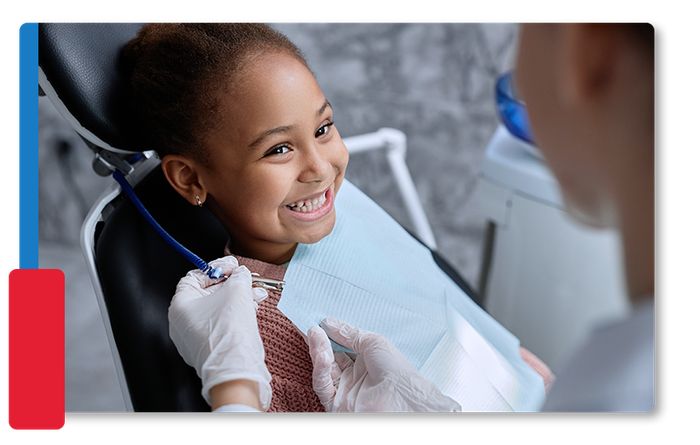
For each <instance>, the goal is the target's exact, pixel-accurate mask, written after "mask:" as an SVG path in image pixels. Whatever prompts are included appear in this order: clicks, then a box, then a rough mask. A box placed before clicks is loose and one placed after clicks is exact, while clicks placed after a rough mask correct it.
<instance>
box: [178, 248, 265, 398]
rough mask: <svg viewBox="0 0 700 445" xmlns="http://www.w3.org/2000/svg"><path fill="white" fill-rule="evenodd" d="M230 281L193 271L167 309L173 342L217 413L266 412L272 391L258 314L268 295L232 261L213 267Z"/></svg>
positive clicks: (222, 262) (214, 263)
mask: <svg viewBox="0 0 700 445" xmlns="http://www.w3.org/2000/svg"><path fill="white" fill-rule="evenodd" d="M211 265H212V267H214V268H218V267H221V269H222V271H223V272H224V273H225V274H226V275H229V277H228V279H227V280H226V281H220V280H217V279H212V278H211V277H209V276H207V275H206V274H205V273H204V272H202V271H200V270H193V271H190V272H188V273H187V275H186V276H185V277H184V278H182V279H181V280H180V282H179V283H178V285H177V288H176V291H175V296H174V297H173V299H172V301H171V303H170V308H169V309H168V321H169V323H170V338H171V339H172V340H173V343H174V344H175V346H176V347H177V350H178V352H179V353H180V355H181V356H182V358H183V359H184V360H185V362H187V364H188V365H190V366H192V367H193V368H195V370H196V371H197V375H198V376H199V377H200V378H201V379H202V396H203V397H204V399H205V400H206V401H207V403H209V405H211V406H212V408H213V409H216V408H217V407H219V406H221V405H226V404H235V403H238V404H245V405H250V406H252V407H254V408H257V409H260V410H262V411H266V410H267V409H268V408H269V406H270V400H271V398H272V389H271V387H270V380H271V377H270V373H269V371H268V370H267V366H266V365H265V351H264V349H263V344H262V340H261V338H260V334H259V332H258V323H257V318H256V315H255V313H256V310H257V305H258V303H259V302H261V301H262V300H264V299H265V298H266V297H267V291H266V290H264V289H262V288H254V287H252V279H251V275H250V271H249V270H248V269H247V268H246V267H244V266H240V267H239V266H238V261H236V259H235V258H234V257H231V256H229V257H224V258H221V259H218V260H215V261H213V262H212V263H211Z"/></svg>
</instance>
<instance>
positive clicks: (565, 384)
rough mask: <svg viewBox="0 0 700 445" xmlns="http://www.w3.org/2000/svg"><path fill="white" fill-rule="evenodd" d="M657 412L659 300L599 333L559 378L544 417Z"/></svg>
mask: <svg viewBox="0 0 700 445" xmlns="http://www.w3.org/2000/svg"><path fill="white" fill-rule="evenodd" d="M653 408H654V300H653V298H647V299H645V300H644V302H643V303H639V304H637V306H636V307H635V308H634V309H633V311H632V314H631V316H629V317H628V318H626V319H624V320H623V321H621V322H617V323H614V324H611V325H608V326H605V327H602V328H600V329H597V330H596V331H594V332H593V334H592V335H591V337H590V338H589V339H588V341H587V342H586V343H585V344H584V345H583V347H582V348H580V349H579V350H578V352H577V353H576V355H575V356H574V358H573V359H572V360H571V361H570V362H569V363H568V365H567V366H566V367H565V368H564V369H563V370H562V372H561V373H560V374H559V375H557V380H556V381H555V382H554V385H553V386H552V390H551V392H550V394H549V396H548V397H547V401H546V402H545V404H544V406H543V407H542V411H569V412H572V411H574V412H582V411H583V412H594V411H595V412H601V411H602V412H605V411H626V412H648V411H651V410H652V409H653Z"/></svg>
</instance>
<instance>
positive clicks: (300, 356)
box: [226, 249, 554, 412]
mask: <svg viewBox="0 0 700 445" xmlns="http://www.w3.org/2000/svg"><path fill="white" fill-rule="evenodd" d="M226 251H227V254H228V252H229V251H228V249H226ZM235 257H236V259H237V260H238V264H240V265H242V266H246V267H247V268H248V269H249V270H250V271H251V272H256V273H258V274H260V275H261V276H263V277H268V278H272V279H275V280H282V279H284V273H285V272H286V270H287V268H286V267H284V266H276V265H274V264H269V263H264V262H262V261H258V260H253V259H250V258H245V257H241V256H238V255H235ZM280 296H281V292H279V291H268V297H267V298H266V299H265V300H264V301H263V302H262V303H261V304H260V305H259V306H258V329H259V330H260V337H261V338H262V341H263V347H264V348H265V364H266V365H267V369H268V370H269V371H270V375H271V376H272V381H271V383H270V386H272V401H271V403H270V409H269V411H270V412H323V411H325V409H324V408H323V405H322V404H321V402H320V400H319V399H318V396H317V395H316V393H315V392H314V389H313V383H312V380H311V375H312V372H313V364H312V363H311V356H309V347H308V346H307V345H306V342H305V341H304V338H303V337H302V336H301V335H300V334H299V330H298V329H297V328H296V327H295V326H294V324H293V323H292V322H291V321H290V320H289V319H288V318H287V317H285V316H284V314H282V312H280V310H279V309H277V303H279V301H280ZM520 356H521V357H522V358H523V360H524V361H525V362H526V363H527V364H529V365H530V366H531V367H532V368H533V369H534V370H535V371H537V373H538V374H540V375H541V376H542V378H543V380H544V384H545V390H547V391H548V390H549V387H550V385H551V384H552V382H553V381H554V374H552V372H551V371H550V370H549V368H548V367H547V365H545V364H544V363H543V362H542V361H541V360H540V359H539V358H537V357H536V356H535V355H534V354H533V353H532V352H530V351H528V350H527V349H525V348H520Z"/></svg>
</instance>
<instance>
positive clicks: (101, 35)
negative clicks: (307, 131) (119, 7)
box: [39, 23, 480, 412]
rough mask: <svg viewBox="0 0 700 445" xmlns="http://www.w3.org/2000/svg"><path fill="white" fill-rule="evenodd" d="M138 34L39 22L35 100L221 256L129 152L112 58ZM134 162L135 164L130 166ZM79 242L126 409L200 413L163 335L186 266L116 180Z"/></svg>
mask: <svg viewBox="0 0 700 445" xmlns="http://www.w3.org/2000/svg"><path fill="white" fill-rule="evenodd" d="M140 27H141V25H140V24H116V23H110V24H93V23H82V24H75V23H61V24H48V23H46V24H39V83H40V94H45V95H46V96H47V97H48V98H49V99H50V100H51V102H52V103H53V104H54V106H55V107H56V108H57V110H58V111H59V112H60V113H61V114H62V115H63V116H64V117H65V119H66V120H67V121H68V122H69V123H70V124H71V125H72V126H73V128H74V129H75V131H77V132H78V134H80V136H81V137H82V139H83V140H84V141H85V143H86V145H87V146H88V147H89V148H90V149H91V150H92V151H93V152H94V157H95V160H94V162H93V166H94V168H95V171H96V173H97V174H102V175H105V176H106V175H109V174H111V172H112V171H113V170H114V169H117V170H119V171H121V172H123V173H124V176H125V177H126V178H127V180H128V181H129V182H130V183H131V185H132V187H134V191H135V192H136V194H137V195H138V197H139V198H140V199H141V201H142V202H143V204H144V206H145V207H146V209H148V211H149V212H150V213H151V214H152V215H153V217H154V218H155V219H156V221H158V222H159V223H160V224H161V226H162V227H163V228H164V229H165V230H166V231H167V232H168V233H169V234H170V235H171V236H172V237H173V238H175V239H176V240H177V241H178V242H180V243H181V244H182V245H184V246H185V247H186V248H187V249H189V250H190V251H192V252H193V253H195V254H196V255H198V256H199V257H200V258H202V259H203V260H205V261H207V262H209V261H212V260H214V259H216V258H219V257H221V256H222V254H223V249H224V246H225V244H226V241H227V239H228V235H227V233H226V231H225V230H224V228H223V227H222V226H221V224H220V223H219V222H218V220H217V219H216V218H215V217H214V216H213V215H212V214H211V213H210V212H209V211H208V210H207V209H206V207H204V208H199V207H196V206H193V205H190V204H189V203H187V202H186V201H185V200H184V199H183V198H182V197H180V196H179V195H178V194H177V193H176V192H175V191H174V190H173V189H172V188H171V187H170V185H169V184H168V182H167V180H166V179H165V177H164V175H163V173H162V171H161V169H160V162H159V160H158V158H157V156H156V155H155V154H154V153H152V152H147V153H138V152H137V151H136V150H135V148H134V147H137V146H138V145H137V144H136V143H135V142H134V140H133V139H131V138H132V137H133V132H132V131H131V128H133V123H132V122H131V116H130V113H129V112H128V109H127V106H126V104H125V103H124V98H125V97H126V96H127V95H126V94H125V93H124V92H125V90H126V85H125V83H124V80H123V79H122V77H121V76H120V66H119V54H120V50H121V48H122V47H123V45H124V44H125V43H126V42H127V41H129V40H130V39H131V38H133V37H134V36H135V35H136V33H137V31H138V29H139V28H140ZM137 154H139V155H141V156H140V160H138V161H136V162H134V161H133V158H134V156H135V155H137ZM173 215H177V217H173ZM81 238H82V239H81V243H82V248H83V252H84V255H85V257H86V262H87V263H88V268H89V270H90V273H91V279H92V281H93V285H94V288H95V292H96V294H97V299H98V303H99V306H100V309H101V312H102V316H103V321H104V323H105V327H106V330H107V335H108V339H109V341H110V345H111V347H112V353H113V356H114V359H115V364H116V368H117V374H118V376H119V378H120V384H121V385H122V391H123V393H124V397H125V402H126V405H127V410H129V411H149V412H171V411H209V410H210V407H209V406H208V405H207V403H206V402H205V401H204V399H203V398H202V396H201V381H200V379H199V377H198V376H197V374H196V372H195V371H194V369H193V368H191V367H190V366H189V365H187V364H186V363H185V362H184V361H183V360H182V358H181V357H180V355H179V354H178V352H177V350H176V348H175V346H174V345H173V343H172V341H171V340H170V337H169V334H168V318H167V310H168V306H169V304H170V299H171V298H172V296H173V294H174V291H175V286H176V284H177V282H178V281H179V280H180V278H181V277H183V276H184V275H185V274H186V273H187V272H188V271H189V270H192V269H194V268H195V267H194V265H193V264H192V263H190V262H189V261H188V260H187V259H185V258H184V257H182V256H181V255H180V254H178V253H177V252H176V251H175V250H173V249H172V248H171V247H170V246H169V245H168V244H167V243H166V242H165V241H164V240H162V239H161V238H160V236H159V235H158V234H157V233H156V231H155V230H154V229H153V228H151V226H150V225H149V224H148V223H147V221H146V220H145V219H144V218H143V216H142V215H141V214H140V213H139V212H138V210H137V209H136V207H135V206H134V205H133V204H132V203H131V201H130V200H129V199H128V198H127V197H126V196H125V194H124V193H123V191H122V190H121V188H120V187H119V185H118V184H117V183H116V182H115V183H114V185H113V186H111V187H109V188H108V189H107V190H106V191H105V192H104V193H103V195H102V196H101V197H100V198H99V199H98V201H97V202H96V203H95V205H94V206H93V208H92V210H91V212H90V214H89V215H88V217H87V218H86V220H85V222H84V225H83V229H82V233H81ZM434 257H435V259H436V262H437V263H438V265H439V266H440V267H442V268H443V270H445V271H446V273H447V274H448V275H449V276H450V277H451V278H452V279H453V280H454V281H455V282H456V283H457V284H458V285H460V287H462V288H463V289H464V290H465V291H466V292H467V293H468V294H469V295H470V296H473V298H474V300H475V301H477V303H480V302H479V299H478V296H477V294H476V292H475V291H474V290H473V289H472V288H471V287H470V286H469V285H468V284H467V283H466V282H465V281H464V280H463V279H462V278H461V277H460V276H459V274H458V273H457V272H456V271H454V269H452V268H451V267H450V266H449V265H448V264H447V262H446V261H445V260H444V259H443V258H442V257H440V256H439V255H437V254H436V253H434Z"/></svg>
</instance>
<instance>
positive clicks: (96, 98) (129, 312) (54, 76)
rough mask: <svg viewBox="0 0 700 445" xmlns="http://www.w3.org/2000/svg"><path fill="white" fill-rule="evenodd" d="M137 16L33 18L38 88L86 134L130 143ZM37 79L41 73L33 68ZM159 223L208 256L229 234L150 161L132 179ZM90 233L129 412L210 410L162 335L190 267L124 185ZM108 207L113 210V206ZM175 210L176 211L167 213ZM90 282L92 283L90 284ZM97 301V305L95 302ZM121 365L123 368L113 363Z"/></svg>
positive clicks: (111, 144)
mask: <svg viewBox="0 0 700 445" xmlns="http://www.w3.org/2000/svg"><path fill="white" fill-rule="evenodd" d="M140 27H141V25H140V24H93V23H84V24H75V23H61V24H48V23H47V24H43V23H42V24H40V25H39V65H40V70H41V73H40V74H42V75H43V76H44V79H43V82H42V89H43V90H44V91H45V93H46V94H47V96H48V97H49V99H51V101H52V103H53V104H54V105H55V106H56V108H57V109H58V110H59V112H60V113H61V114H62V115H63V116H64V117H65V118H66V120H67V121H68V122H69V123H70V124H71V125H72V126H73V128H74V129H75V130H76V131H77V132H78V133H79V134H80V135H81V136H83V138H84V139H86V140H87V141H88V142H90V143H93V144H95V145H96V146H97V147H99V148H101V149H105V150H109V151H110V152H115V153H127V152H134V150H133V149H132V148H131V147H132V146H133V145H134V142H133V141H132V140H130V135H131V134H132V132H131V131H130V128H131V122H130V120H129V113H128V111H127V106H126V104H125V103H124V101H123V100H122V99H123V98H124V97H125V94H124V91H125V89H126V84H125V82H124V80H123V79H122V77H121V76H120V71H119V52H120V50H121V48H122V47H123V45H124V44H125V43H126V42H128V41H129V40H130V39H131V38H133V37H134V36H135V35H136V33H137V31H138V29H139V28H140ZM40 79H41V76H40ZM134 190H135V192H136V194H137V195H138V197H139V199H141V201H142V202H143V204H144V206H145V207H146V208H147V209H148V211H149V212H150V213H151V214H152V215H153V216H154V217H155V218H156V220H157V221H158V222H159V223H160V224H161V226H162V227H163V228H164V229H165V230H166V231H167V232H168V233H170V234H171V235H172V236H173V237H175V239H177V240H178V241H179V242H180V243H181V244H183V245H184V246H185V247H187V248H188V249H189V250H191V251H192V252H194V253H195V254H197V255H198V256H199V257H200V258H202V259H204V260H205V261H211V260H213V259H216V258H219V257H221V256H222V254H223V250H224V246H225V244H226V241H227V238H228V237H227V234H226V231H225V230H224V228H223V227H222V226H221V224H220V223H219V222H218V220H216V218H215V217H214V216H213V215H212V214H211V213H210V212H209V211H208V210H206V209H205V208H202V209H200V208H198V207H197V208H195V207H193V206H191V205H189V204H187V203H186V202H185V200H184V199H183V198H182V197H180V196H179V195H178V194H177V193H176V192H175V191H174V190H173V189H172V188H171V187H170V185H169V184H168V183H167V181H166V180H165V177H164V176H163V173H162V171H161V169H160V168H155V169H154V170H153V171H152V172H151V173H149V174H148V176H146V177H145V178H144V179H143V180H142V181H141V182H140V183H139V184H138V185H137V186H136V187H135V188H134ZM107 207H109V209H110V212H109V215H107V212H103V210H104V209H94V211H96V212H99V213H102V214H103V221H101V222H99V223H98V224H97V225H96V230H95V233H94V262H95V265H96V270H97V275H98V280H99V289H96V292H97V293H98V298H100V297H102V298H103V299H104V304H103V306H104V307H105V308H106V311H107V319H108V320H109V328H110V329H111V332H110V333H109V337H110V338H113V339H114V342H115V344H116V348H117V350H118V353H119V357H118V358H117V360H116V361H117V362H120V365H121V368H122V370H123V373H120V375H123V377H124V379H125V380H126V382H125V383H126V386H127V388H128V392H129V398H130V402H131V406H132V407H133V409H134V410H135V411H208V410H209V409H210V408H209V406H208V405H207V404H206V402H205V401H204V399H203V398H202V396H201V394H200V391H201V381H200V380H199V378H198V377H197V374H196V372H195V371H194V369H193V368H191V367H190V366H188V365H187V364H186V363H185V362H184V361H183V360H182V358H181V357H180V355H179V354H178V352H177V350H176V348H175V346H174V345H173V343H172V341H171V340H170V337H169V334H168V318H167V310H168V305H169V303H170V299H171V298H172V295H173V293H174V290H175V286H176V285H177V282H178V280H179V279H180V278H181V277H183V276H184V275H185V273H187V271H189V270H192V269H194V268H195V266H194V265H193V264H192V263H190V262H189V261H187V260H186V259H184V258H183V257H182V256H181V255H179V254H178V253H177V252H175V251H174V250H173V249H172V248H171V247H170V246H169V245H168V244H167V243H166V242H165V241H163V240H162V239H161V238H160V237H159V236H158V234H157V233H156V232H155V230H153V228H151V227H150V226H149V225H148V223H147V222H146V220H145V219H144V218H143V217H142V216H141V214H140V213H139V212H138V211H137V210H136V208H135V206H134V205H133V204H132V203H131V201H129V199H128V198H126V196H125V195H124V194H123V193H122V194H120V195H119V196H118V197H117V198H116V199H114V200H113V201H112V202H111V203H109V205H108V206H107ZM112 209H113V210H112ZM172 215H177V217H175V218H173V217H172ZM96 287H97V286H96ZM101 307H102V305H101ZM120 371H121V370H120Z"/></svg>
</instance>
